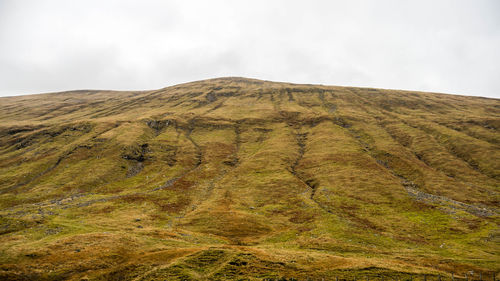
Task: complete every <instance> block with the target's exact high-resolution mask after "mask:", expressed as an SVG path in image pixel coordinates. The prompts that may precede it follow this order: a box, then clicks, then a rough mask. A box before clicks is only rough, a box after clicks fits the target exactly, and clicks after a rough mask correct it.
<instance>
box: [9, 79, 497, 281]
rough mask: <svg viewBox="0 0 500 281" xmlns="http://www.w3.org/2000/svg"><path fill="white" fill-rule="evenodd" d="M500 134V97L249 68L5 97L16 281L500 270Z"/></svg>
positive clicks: (399, 275) (349, 275) (11, 269)
mask: <svg viewBox="0 0 500 281" xmlns="http://www.w3.org/2000/svg"><path fill="white" fill-rule="evenodd" d="M499 129H500V100H497V99H486V98H478V97H463V96H452V95H444V94H432V93H419V92H407V91H393V90H378V89H365V88H349V87H330V86H328V87H327V86H317V85H296V84H288V83H275V82H268V81H259V80H251V79H243V78H221V79H212V80H206V81H198V82H192V83H187V84H182V85H177V86H172V87H168V88H164V89H161V90H155V91H140V92H113V91H73V92H63V93H53V94H42V95H31V96H20V97H8V98H0V279H2V280H4V279H7V280H8V279H12V280H23V279H36V280H44V279H48V280H52V279H54V280H59V279H70V280H81V279H84V280H87V279H88V280H156V279H157V280H165V279H168V280H170V279H173V280H175V279H176V278H178V279H179V280H234V279H239V278H244V279H250V280H254V279H255V280H259V279H263V278H276V277H287V278H291V277H293V278H297V279H306V278H309V279H316V280H321V279H322V278H324V279H325V280H331V279H333V278H335V277H336V276H339V277H340V278H354V277H357V278H358V280H359V279H360V278H363V279H365V278H366V277H370V279H377V278H378V277H376V276H381V275H385V276H391V278H398V279H405V278H409V276H410V275H409V274H410V273H411V274H413V275H414V278H420V277H419V276H421V277H423V274H428V277H427V279H428V280H431V279H432V280H437V276H438V275H441V276H446V278H447V279H450V275H449V274H450V273H451V272H455V277H459V278H465V275H464V274H465V273H466V272H470V271H472V272H473V275H471V276H472V278H473V279H479V274H480V273H481V274H482V277H483V280H484V279H486V280H491V279H492V277H493V275H492V274H494V272H497V271H499V270H500V267H499V264H500V263H499V259H500V258H499V257H500V246H499V245H500V243H499V242H500V238H499V237H500V236H499V234H500V229H499V222H500V220H499V210H498V206H499V199H500V197H499V187H500V133H499ZM419 274H420V275H419ZM415 275H418V276H415ZM432 276H435V277H432ZM497 278H498V277H497Z"/></svg>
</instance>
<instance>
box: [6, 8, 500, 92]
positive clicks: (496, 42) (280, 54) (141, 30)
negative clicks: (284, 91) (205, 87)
mask: <svg viewBox="0 0 500 281" xmlns="http://www.w3.org/2000/svg"><path fill="white" fill-rule="evenodd" d="M498 3H500V2H499V1H495V0H491V1H486V0H476V1H466V0H463V1H460V0H456V1H452V0H441V1H429V0H425V1H424V0H418V1H417V0H414V1H396V0H393V1H389V0H365V1H362V0H356V1H328V0H325V1H319V0H316V1H314V0H312V1H307V2H305V1H284V0H279V1H270V0H268V1H262V0H253V1H221V0H215V1H189V0H188V1H160V0H158V1H152V0H148V1H139V0H137V1H130V0H129V1H118V0H113V1H96V0H85V1H84V0H81V1H64V0H2V1H0V96H1V95H17V94H26V93H39V92H50V91H59V90H70V89H83V88H85V89H89V88H91V89H123V90H126V89H130V90H134V89H154V88H160V87H164V86H168V85H172V84H176V83H181V82H188V81H193V80H199V79H205V78H212V77H219V76H247V77H254V78H261V79H268V80H277V81H290V82H296V83H322V84H330V85H352V86H368V87H381V88H396V89H410V90H423V91H436V92H447V93H457V94H466V95H480V96H490V97H500V79H498V78H497V77H498V73H500V52H498V50H500V17H499V15H500V5H499V4H498Z"/></svg>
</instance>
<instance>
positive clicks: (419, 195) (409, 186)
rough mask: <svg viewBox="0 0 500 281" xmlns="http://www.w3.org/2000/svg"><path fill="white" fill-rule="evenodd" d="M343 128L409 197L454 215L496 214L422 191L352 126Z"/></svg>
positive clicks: (483, 215) (482, 215)
mask: <svg viewBox="0 0 500 281" xmlns="http://www.w3.org/2000/svg"><path fill="white" fill-rule="evenodd" d="M343 128H345V129H346V130H347V131H348V133H349V135H350V136H351V137H352V138H353V140H355V141H357V142H358V143H359V144H360V146H361V148H362V149H363V151H365V152H366V153H367V154H368V155H369V156H370V157H371V158H372V159H373V160H375V162H376V163H377V164H378V165H380V166H381V167H383V168H384V169H386V170H387V171H388V172H389V173H390V174H392V175H393V176H395V177H396V178H398V179H399V180H400V182H401V185H402V186H403V187H404V188H405V190H406V192H407V193H408V195H409V196H410V197H412V198H413V199H415V200H417V201H420V202H423V203H427V204H432V203H437V204H439V205H441V206H443V205H444V206H446V207H447V208H443V209H442V211H444V212H447V213H451V214H454V213H455V212H456V211H455V210H456V209H460V210H463V211H465V212H468V213H470V214H472V215H475V216H480V217H489V216H492V215H493V214H494V212H492V211H491V210H489V209H486V208H482V207H478V206H474V205H470V204H466V203H463V202H459V201H456V200H453V199H451V198H448V197H444V196H438V195H433V194H430V193H426V192H423V191H421V190H420V187H419V186H418V185H417V184H415V183H414V182H413V181H411V180H409V179H408V178H406V177H405V176H404V175H401V174H399V173H397V172H396V171H395V170H394V169H393V168H391V167H390V166H389V165H388V163H387V162H385V161H383V160H381V159H379V158H377V156H376V155H375V154H374V152H373V148H371V147H370V146H369V145H368V144H367V143H365V142H363V141H362V140H361V137H360V136H359V135H357V133H356V132H355V131H354V130H353V129H352V126H349V127H348V128H346V127H343Z"/></svg>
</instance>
